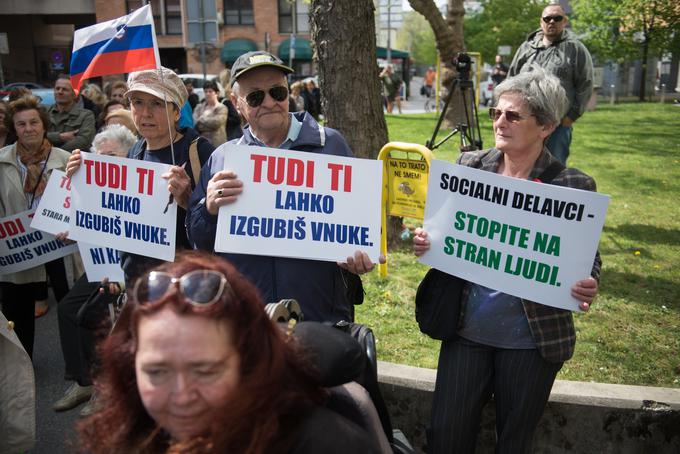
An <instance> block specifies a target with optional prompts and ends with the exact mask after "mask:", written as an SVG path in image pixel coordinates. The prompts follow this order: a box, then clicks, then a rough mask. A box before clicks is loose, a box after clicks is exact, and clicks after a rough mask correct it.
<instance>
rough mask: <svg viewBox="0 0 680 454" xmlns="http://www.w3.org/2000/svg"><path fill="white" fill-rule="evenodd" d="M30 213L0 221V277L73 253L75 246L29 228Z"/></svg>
mask: <svg viewBox="0 0 680 454" xmlns="http://www.w3.org/2000/svg"><path fill="white" fill-rule="evenodd" d="M34 212H35V210H28V211H23V212H21V213H17V214H14V215H12V216H7V217H4V218H2V219H0V275H3V274H9V273H16V272H17V271H23V270H27V269H30V268H33V267H36V266H38V265H42V264H43V263H47V262H51V261H52V260H56V259H58V258H61V257H65V256H67V255H70V254H73V253H74V252H75V251H76V250H77V248H76V245H75V244H64V243H62V242H61V241H59V240H58V239H56V238H55V237H54V236H52V235H50V234H49V233H43V232H41V231H40V230H35V229H33V228H31V227H30V225H31V218H32V217H33V213H34Z"/></svg>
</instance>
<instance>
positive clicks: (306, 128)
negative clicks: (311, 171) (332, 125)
mask: <svg viewBox="0 0 680 454" xmlns="http://www.w3.org/2000/svg"><path fill="white" fill-rule="evenodd" d="M292 115H293V117H295V119H296V120H297V121H299V122H300V123H302V128H301V129H300V133H299V134H298V136H297V139H295V140H294V141H293V143H292V144H291V146H290V148H291V149H294V148H297V147H304V146H312V147H323V146H324V145H325V144H326V131H325V129H324V127H323V126H321V125H320V124H319V123H317V122H316V120H314V117H312V116H311V115H309V113H307V112H295V113H294V114H292ZM236 143H237V144H241V143H246V144H251V145H252V144H256V145H260V146H263V147H264V146H266V145H264V144H262V143H261V142H260V141H259V140H257V139H256V138H255V137H254V136H253V133H252V131H251V129H250V125H246V127H245V128H243V137H242V138H241V139H238V140H237V141H236Z"/></svg>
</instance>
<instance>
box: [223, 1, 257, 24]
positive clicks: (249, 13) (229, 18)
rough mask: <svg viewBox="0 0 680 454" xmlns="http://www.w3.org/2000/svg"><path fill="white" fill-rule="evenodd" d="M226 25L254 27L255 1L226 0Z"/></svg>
mask: <svg viewBox="0 0 680 454" xmlns="http://www.w3.org/2000/svg"><path fill="white" fill-rule="evenodd" d="M224 24H225V25H253V24H255V16H254V15H253V0H224Z"/></svg>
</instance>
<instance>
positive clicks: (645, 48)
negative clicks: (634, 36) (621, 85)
mask: <svg viewBox="0 0 680 454" xmlns="http://www.w3.org/2000/svg"><path fill="white" fill-rule="evenodd" d="M648 58H649V37H648V36H645V42H644V43H642V61H641V62H640V85H639V93H638V99H639V100H640V101H644V100H645V92H646V91H647V59H648Z"/></svg>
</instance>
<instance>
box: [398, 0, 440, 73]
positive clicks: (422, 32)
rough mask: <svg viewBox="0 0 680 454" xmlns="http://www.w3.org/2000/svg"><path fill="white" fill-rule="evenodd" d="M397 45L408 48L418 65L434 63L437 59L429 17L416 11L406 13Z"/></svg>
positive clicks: (400, 47)
mask: <svg viewBox="0 0 680 454" xmlns="http://www.w3.org/2000/svg"><path fill="white" fill-rule="evenodd" d="M397 47H398V48H399V49H408V50H409V51H410V54H411V58H413V60H415V62H416V65H434V63H435V62H436V61H437V47H436V44H435V39H434V32H432V27H430V24H429V23H428V22H427V19H425V18H424V17H423V16H422V15H420V14H418V13H417V12H415V11H409V12H408V13H406V14H405V15H404V25H403V26H402V27H401V29H399V32H398V33H397Z"/></svg>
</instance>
